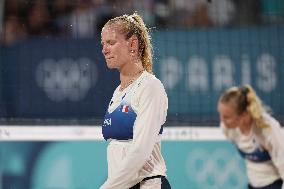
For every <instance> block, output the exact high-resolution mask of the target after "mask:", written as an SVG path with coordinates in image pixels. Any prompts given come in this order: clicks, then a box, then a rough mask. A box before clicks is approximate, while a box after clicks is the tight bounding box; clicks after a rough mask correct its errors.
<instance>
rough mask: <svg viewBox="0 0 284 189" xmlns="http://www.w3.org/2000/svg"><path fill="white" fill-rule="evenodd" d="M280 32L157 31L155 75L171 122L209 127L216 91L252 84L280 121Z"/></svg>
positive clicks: (283, 40) (283, 81)
mask: <svg viewBox="0 0 284 189" xmlns="http://www.w3.org/2000/svg"><path fill="white" fill-rule="evenodd" d="M283 32H284V28H283V27H256V28H253V27H251V28H241V29H237V28H232V29H230V28H220V29H206V30H202V29H201V30H182V31H177V30H166V31H159V32H155V33H154V35H153V41H154V51H155V61H156V62H155V63H156V64H155V71H156V72H157V75H158V77H159V78H161V80H162V82H163V83H164V85H165V87H166V89H167V93H168V97H169V114H170V119H176V120H188V121H195V122H206V121H207V120H208V121H207V122H208V123H212V120H217V119H218V116H217V111H216V106H217V101H218V97H219V95H220V93H221V92H222V91H223V90H224V89H225V88H227V87H231V86H233V85H242V84H251V85H252V86H253V87H254V88H255V89H256V91H257V93H258V94H259V96H260V97H261V99H262V100H263V101H264V103H265V104H266V105H268V106H270V107H271V108H272V110H273V113H274V115H275V116H276V117H277V118H279V119H282V121H283V120H284V119H283V115H284V101H283V100H282V98H281V96H284V90H283V89H284V54H283V49H284V37H283V35H282V34H283Z"/></svg>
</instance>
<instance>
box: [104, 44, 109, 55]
mask: <svg viewBox="0 0 284 189" xmlns="http://www.w3.org/2000/svg"><path fill="white" fill-rule="evenodd" d="M108 52H109V50H108V48H107V47H106V46H105V45H104V46H103V48H102V53H103V55H106V54H107V53H108Z"/></svg>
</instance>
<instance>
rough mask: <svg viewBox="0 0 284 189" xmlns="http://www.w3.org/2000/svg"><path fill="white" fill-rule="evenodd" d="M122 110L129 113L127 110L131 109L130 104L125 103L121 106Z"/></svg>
mask: <svg viewBox="0 0 284 189" xmlns="http://www.w3.org/2000/svg"><path fill="white" fill-rule="evenodd" d="M121 111H122V112H124V113H127V112H128V111H129V106H127V105H123V106H122V107H121Z"/></svg>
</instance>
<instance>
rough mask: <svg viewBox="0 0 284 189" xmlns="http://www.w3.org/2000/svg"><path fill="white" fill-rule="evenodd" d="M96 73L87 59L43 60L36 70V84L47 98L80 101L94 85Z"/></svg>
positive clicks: (94, 67)
mask: <svg viewBox="0 0 284 189" xmlns="http://www.w3.org/2000/svg"><path fill="white" fill-rule="evenodd" d="M97 75H98V71H97V67H96V65H95V64H94V63H93V62H92V61H91V60H90V59H88V58H80V59H78V60H72V59H69V58H64V59H61V60H59V61H55V60H53V59H45V60H43V61H42V62H40V63H39V65H38V66H37V68H36V82H37V84H38V86H39V87H40V88H42V89H43V91H44V92H45V93H46V94H47V96H48V98H49V99H51V100H53V101H56V102H60V101H63V100H65V99H68V100H70V101H79V100H82V99H83V98H84V97H85V96H86V95H87V93H88V91H89V90H90V88H91V87H92V86H94V85H95V83H96V81H97V77H98V76H97Z"/></svg>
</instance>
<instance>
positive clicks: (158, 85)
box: [140, 72, 165, 92]
mask: <svg viewBox="0 0 284 189" xmlns="http://www.w3.org/2000/svg"><path fill="white" fill-rule="evenodd" d="M143 74H145V75H144V78H143V79H141V83H140V85H141V86H140V87H141V88H143V90H147V89H148V90H151V91H152V92H154V91H159V90H160V91H165V88H164V85H163V84H162V82H161V81H160V80H159V79H158V78H157V77H156V76H155V75H153V74H150V73H148V72H145V73H143Z"/></svg>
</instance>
